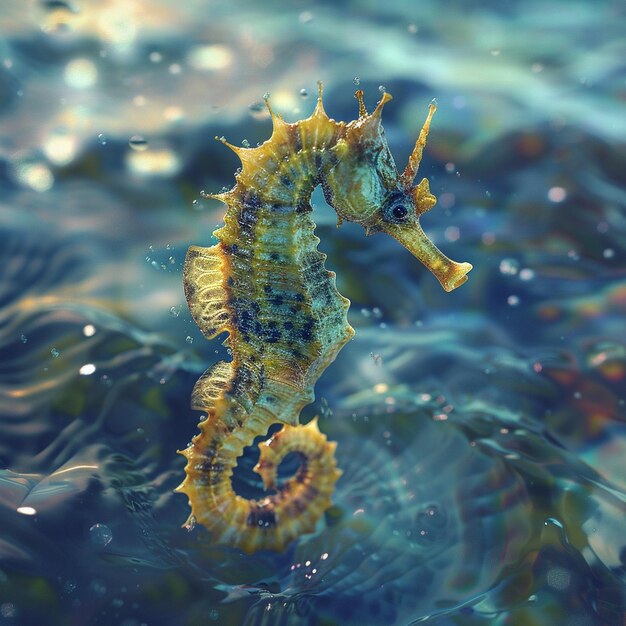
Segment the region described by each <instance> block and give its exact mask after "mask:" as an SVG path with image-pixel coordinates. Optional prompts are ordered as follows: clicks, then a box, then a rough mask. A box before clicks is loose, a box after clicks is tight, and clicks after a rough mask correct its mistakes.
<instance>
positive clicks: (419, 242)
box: [178, 83, 472, 552]
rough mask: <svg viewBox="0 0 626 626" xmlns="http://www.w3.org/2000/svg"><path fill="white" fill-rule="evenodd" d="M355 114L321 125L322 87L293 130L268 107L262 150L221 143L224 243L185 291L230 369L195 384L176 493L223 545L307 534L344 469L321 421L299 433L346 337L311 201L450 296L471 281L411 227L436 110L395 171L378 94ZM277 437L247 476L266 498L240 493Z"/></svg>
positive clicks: (192, 252) (192, 259)
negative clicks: (231, 170) (230, 172)
mask: <svg viewBox="0 0 626 626" xmlns="http://www.w3.org/2000/svg"><path fill="white" fill-rule="evenodd" d="M356 98H357V99H358V102H359V117H358V119H357V120H354V121H352V122H350V123H345V122H337V121H335V120H333V119H329V118H328V116H327V115H326V113H325V111H324V107H323V104H322V85H321V83H320V84H319V95H318V99H317V105H316V107H315V111H314V112H313V114H312V115H311V116H310V117H309V118H307V119H304V120H300V121H299V122H296V123H294V124H289V123H287V122H285V121H284V120H283V119H282V118H281V117H280V116H279V115H276V114H275V113H274V112H273V111H272V109H271V107H270V105H269V102H268V100H267V99H266V104H267V107H268V110H269V112H270V115H271V118H272V122H273V131H272V136H271V138H270V139H269V140H268V141H266V142H265V143H263V144H262V145H261V146H259V147H257V148H239V147H236V146H233V145H231V144H229V143H228V142H226V140H224V139H220V141H222V142H223V143H224V144H226V145H227V146H228V147H229V148H231V149H232V150H233V151H234V152H235V153H236V154H237V155H238V156H239V157H240V159H241V162H242V169H241V170H240V171H239V173H238V174H237V175H236V185H235V186H234V188H233V189H231V190H230V191H228V192H226V193H221V194H217V195H213V196H211V197H214V198H217V199H219V200H221V201H223V202H224V203H226V205H227V206H228V210H227V212H226V216H225V218H224V222H225V224H224V226H223V227H222V228H220V229H218V230H216V231H215V233H214V234H215V236H216V237H217V238H218V240H219V243H218V244H217V245H215V246H213V247H211V248H200V247H196V246H192V247H191V248H190V249H189V252H188V254H187V259H186V262H185V267H184V285H185V293H186V296H187V301H188V304H189V308H190V310H191V313H192V315H193V318H194V320H195V321H196V323H197V324H198V326H199V327H200V328H201V330H202V331H203V333H204V334H205V335H206V337H207V338H209V339H212V338H214V337H215V336H216V335H218V334H219V333H222V332H224V331H226V332H228V333H229V338H228V339H227V340H226V343H227V345H228V346H229V348H230V350H231V351H232V361H230V362H220V363H218V364H217V365H215V366H214V367H213V368H211V369H210V370H208V371H207V372H206V373H205V374H204V375H203V376H202V377H201V378H200V379H199V380H198V382H197V384H196V386H195V388H194V391H193V396H192V406H193V408H195V409H198V410H201V411H204V412H206V414H207V417H206V419H205V420H204V421H201V422H200V424H199V428H200V434H199V435H197V436H196V437H194V439H193V441H192V443H191V444H190V445H189V447H188V448H187V449H185V450H184V451H182V454H183V455H184V456H185V457H187V465H186V468H185V471H186V478H185V480H184V482H183V483H182V485H180V487H179V488H178V491H182V492H184V493H185V494H186V495H187V496H188V498H189V502H190V505H191V511H192V512H191V516H190V520H195V521H197V522H199V523H201V524H202V525H204V526H205V527H206V528H207V529H208V530H209V531H210V532H211V533H212V539H213V540H214V541H215V542H217V543H224V544H229V545H232V546H235V547H238V548H240V549H242V550H244V551H245V552H254V551H257V550H263V549H265V550H282V549H284V547H285V546H286V545H287V544H288V543H289V542H290V541H292V540H293V539H295V538H296V537H298V536H300V535H301V534H303V533H307V532H311V531H313V530H314V528H315V526H316V524H317V522H318V520H319V518H320V517H321V515H322V514H323V513H324V511H325V510H326V509H327V508H328V507H329V506H330V504H331V496H332V494H333V490H334V487H335V483H336V481H337V479H338V478H339V476H340V475H341V471H340V470H339V469H338V468H337V464H336V461H335V457H334V452H335V448H336V443H332V442H329V441H327V440H326V437H325V435H323V434H322V433H321V432H320V431H319V429H318V426H317V420H316V419H314V420H313V421H311V422H309V423H308V424H306V425H304V426H303V425H299V422H298V420H299V415H300V411H301V410H302V408H303V407H304V406H305V405H307V404H309V403H310V402H312V401H313V398H314V396H313V387H314V385H315V382H316V381H317V379H318V378H319V376H320V375H321V374H322V372H323V371H324V370H325V369H326V368H327V367H328V365H329V364H330V363H331V362H332V361H333V360H334V359H335V357H336V356H337V353H338V352H339V350H340V349H341V348H342V347H343V346H344V345H345V343H346V342H347V341H349V340H350V339H351V338H352V336H353V335H354V330H353V329H352V327H351V326H350V324H348V320H347V311H348V307H349V305H350V302H349V300H347V299H346V298H344V297H343V296H341V295H340V294H339V292H338V291H337V289H336V287H335V274H334V272H329V271H328V270H326V268H325V267H324V260H325V258H326V255H324V254H323V253H321V252H319V251H318V249H317V244H318V242H319V239H318V238H317V237H316V236H315V234H314V229H315V223H314V222H313V220H312V219H311V211H312V208H311V204H310V198H311V193H312V191H313V189H314V188H315V187H316V186H317V185H321V186H322V189H323V192H324V196H325V198H326V201H327V202H328V204H329V205H330V206H332V207H333V208H334V209H335V211H336V212H337V215H338V220H339V222H341V221H342V220H346V221H351V222H357V223H359V224H361V225H363V226H364V227H365V231H366V234H373V233H376V232H385V233H388V234H389V235H391V236H392V237H394V238H395V239H397V240H398V241H399V242H400V243H401V244H402V245H403V246H405V247H406V248H407V249H408V250H409V251H410V252H411V253H413V255H414V256H416V257H417V258H418V259H419V260H420V261H422V263H424V264H425V265H426V267H428V269H430V270H431V271H432V272H433V273H434V274H435V276H436V277H437V278H438V279H439V282H440V283H441V284H442V286H443V288H444V289H445V290H446V291H451V290H452V289H455V288H456V287H458V286H459V285H461V284H462V283H464V282H465V281H466V280H467V276H466V274H467V272H469V271H470V270H471V269H472V266H471V265H470V264H469V263H455V262H454V261H451V260H450V259H448V258H447V257H446V256H444V255H443V254H442V253H441V252H440V251H439V250H438V249H437V247H436V246H435V245H434V244H433V243H432V242H431V241H430V240H429V239H428V238H427V237H426V235H425V234H424V232H423V230H422V228H421V226H420V225H419V217H420V215H421V214H422V213H424V212H426V211H428V210H429V209H430V208H432V206H433V205H434V204H435V202H436V198H435V197H434V196H433V195H432V194H431V193H430V190H429V187H428V181H427V180H426V178H424V179H422V181H421V182H420V183H419V184H418V185H417V186H413V180H414V178H415V173H416V171H417V168H418V165H419V162H420V160H421V157H422V151H423V149H424V146H425V144H426V137H427V135H428V130H429V126H430V122H431V118H432V116H433V113H434V112H435V105H434V104H431V105H430V109H429V112H428V117H427V119H426V122H425V123H424V126H423V128H422V130H421V132H420V134H419V137H418V139H417V142H416V144H415V148H414V149H413V152H412V154H411V156H410V158H409V162H408V165H407V166H406V169H405V170H404V172H403V173H402V174H398V172H397V170H396V167H395V164H394V161H393V158H392V156H391V153H390V152H389V148H388V146H387V141H386V139H385V136H384V133H383V128H382V126H381V113H382V109H383V106H384V105H385V103H386V102H388V101H389V100H390V99H391V96H390V95H389V94H388V93H384V94H383V96H382V99H381V100H380V102H379V103H378V106H377V107H376V109H375V110H374V111H373V112H372V113H371V114H368V113H367V111H366V108H365V105H364V103H363V93H362V91H360V90H359V91H357V92H356ZM276 423H279V424H283V426H282V429H281V430H280V431H279V432H277V433H276V434H275V435H274V436H272V437H271V438H270V439H269V440H267V441H264V442H263V443H261V444H260V460H259V463H258V465H257V466H256V467H255V471H257V472H258V473H259V474H260V475H261V477H262V479H263V484H264V486H265V488H266V489H267V490H272V491H273V493H272V494H271V495H268V496H267V497H265V498H263V499H262V500H251V499H246V498H243V497H241V496H240V495H238V494H236V493H235V491H234V489H233V486H232V484H231V477H232V473H233V468H234V467H235V466H236V465H237V458H238V457H240V456H241V455H242V454H243V449H244V447H245V446H248V445H251V444H252V442H253V440H254V438H255V437H257V436H259V435H265V434H266V433H267V431H268V429H269V427H270V426H271V425H272V424H276ZM290 452H295V453H297V455H298V456H299V459H300V466H299V469H298V470H297V472H296V473H295V475H294V476H292V477H291V478H289V479H288V480H286V481H285V482H283V483H282V484H281V485H280V486H278V485H277V467H278V465H279V464H280V462H281V460H282V459H283V458H284V457H285V456H286V455H287V454H289V453H290Z"/></svg>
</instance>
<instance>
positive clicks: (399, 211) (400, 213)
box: [393, 204, 409, 220]
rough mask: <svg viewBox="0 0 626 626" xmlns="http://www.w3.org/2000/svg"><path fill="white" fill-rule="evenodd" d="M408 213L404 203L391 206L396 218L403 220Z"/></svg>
mask: <svg viewBox="0 0 626 626" xmlns="http://www.w3.org/2000/svg"><path fill="white" fill-rule="evenodd" d="M408 214H409V211H408V209H407V208H406V207H405V206H404V204H396V206H394V207H393V216H394V217H395V218H396V219H399V220H403V219H404V218H405V217H406V216H407V215H408Z"/></svg>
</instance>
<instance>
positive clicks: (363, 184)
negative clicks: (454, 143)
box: [325, 91, 472, 291]
mask: <svg viewBox="0 0 626 626" xmlns="http://www.w3.org/2000/svg"><path fill="white" fill-rule="evenodd" d="M356 97H357V99H358V100H359V112H360V115H359V119H357V120H355V121H354V122H351V123H350V124H348V125H347V128H346V133H345V136H344V137H343V138H342V139H340V140H339V141H338V142H337V144H336V146H335V147H334V150H335V153H336V157H337V158H336V159H335V160H334V165H333V166H332V168H331V169H330V170H329V171H328V173H327V174H326V180H325V182H326V185H325V191H326V197H327V200H328V202H329V203H330V204H331V205H332V206H333V208H334V209H335V210H336V212H337V215H338V217H339V219H340V220H345V221H349V222H356V223H359V224H361V225H362V226H363V227H364V228H365V232H366V234H367V235H371V234H374V233H377V232H384V233H387V234H388V235H391V236H392V237H394V238H395V239H396V240H397V241H399V242H400V243H401V244H402V245H403V246H404V247H405V248H407V250H409V252H411V253H412V254H413V255H414V256H415V257H416V258H418V259H419V260H420V261H421V262H422V263H424V265H425V266H426V267H427V268H428V269H429V270H430V271H431V272H432V273H433V274H434V275H435V276H436V277H437V279H438V280H439V282H440V283H441V285H442V286H443V288H444V289H445V290H446V291H452V290H453V289H456V288H457V287H458V286H460V285H462V284H463V283H464V282H465V281H466V280H467V273H468V272H469V271H470V270H471V269H472V266H471V265H470V264H469V263H456V262H455V261H451V260H450V259H449V258H447V257H446V256H445V255H444V254H443V253H442V252H441V251H440V250H439V249H438V248H437V247H436V246H435V244H434V243H433V242H432V241H431V240H430V239H428V237H427V236H426V234H425V233H424V231H423V230H422V227H421V225H420V223H419V218H420V216H421V215H422V214H423V213H425V212H426V211H428V210H429V209H431V208H432V207H433V206H434V205H435V203H436V202H437V199H436V198H435V196H434V195H433V194H432V193H431V192H430V189H429V186H428V180H427V179H426V178H423V179H422V180H421V182H420V183H419V184H417V185H414V184H413V181H414V179H415V174H416V172H417V168H418V166H419V163H420V160H421V157H422V152H423V150H424V146H425V145H426V137H427V136H428V131H429V128H430V122H431V119H432V116H433V114H434V112H435V110H436V107H435V105H434V104H431V105H430V109H429V112H428V117H427V118H426V122H425V123H424V126H423V128H422V130H421V132H420V135H419V137H418V139H417V141H416V143H415V148H414V149H413V152H412V154H411V156H410V157H409V162H408V164H407V166H406V168H405V170H404V172H403V173H402V174H399V173H398V170H397V169H396V165H395V163H394V160H393V157H392V156H391V152H390V151H389V146H388V145H387V140H386V139H385V134H384V131H383V127H382V124H381V113H382V109H383V106H384V105H385V103H386V102H388V101H389V100H391V96H390V95H389V94H388V93H384V94H383V97H382V99H381V100H380V102H379V103H378V106H377V107H376V109H375V110H374V111H373V112H372V113H371V114H368V113H367V112H366V109H365V105H364V104H363V94H362V92H361V91H357V92H356Z"/></svg>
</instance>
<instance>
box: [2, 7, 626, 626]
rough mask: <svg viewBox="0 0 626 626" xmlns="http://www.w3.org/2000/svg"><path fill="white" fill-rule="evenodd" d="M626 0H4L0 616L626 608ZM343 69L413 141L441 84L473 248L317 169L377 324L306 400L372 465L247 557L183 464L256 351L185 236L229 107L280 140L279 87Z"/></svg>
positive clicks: (601, 616) (406, 141) (230, 618)
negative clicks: (371, 232)
mask: <svg viewBox="0 0 626 626" xmlns="http://www.w3.org/2000/svg"><path fill="white" fill-rule="evenodd" d="M625 28H626V12H625V10H624V7H623V5H622V4H621V3H619V2H612V1H608V0H607V1H599V2H590V1H586V2H584V1H577V2H558V1H556V0H554V1H552V2H548V1H540V0H530V1H524V2H515V1H510V2H506V3H478V2H457V1H454V0H443V1H440V2H434V1H433V2H430V1H426V2H420V3H415V2H408V1H405V2H400V1H394V0H390V1H388V2H385V3H377V2H371V1H367V0H358V1H357V0H355V1H350V2H343V3H332V2H309V3H304V2H295V3H288V2H278V1H275V2H264V3H258V2H252V1H250V0H239V1H237V2H233V3H230V2H229V3H214V2H210V1H208V0H202V1H201V0H192V1H190V2H174V1H171V0H143V1H142V2H135V3H131V2H126V1H124V2H122V1H117V0H103V1H101V2H98V3H93V2H86V1H81V0H71V1H68V2H44V1H41V2H39V1H35V0H33V1H32V2H19V3H3V4H2V6H1V7H0V30H1V32H2V35H3V36H2V38H1V43H0V129H1V132H0V159H1V163H2V167H1V168H0V177H1V180H2V186H1V188H0V243H1V246H0V259H1V267H2V271H1V274H0V275H1V276H2V280H1V281H0V624H2V625H3V626H4V625H5V624H6V625H30V624H50V625H53V626H56V625H57V624H58V625H66V624H71V625H77V626H82V625H91V624H103V625H104V624H106V625H109V624H113V625H120V626H122V625H123V626H140V625H143V624H145V625H147V626H155V625H156V626H158V625H161V624H166V625H169V624H172V625H179V624H181V625H189V626H195V625H206V624H213V623H215V624H221V625H224V626H231V625H240V624H241V625H244V626H261V625H267V626H270V625H272V626H273V625H280V626H296V625H297V626H299V625H305V626H331V625H338V626H350V625H353V624H358V625H359V626H386V625H390V626H391V625H393V626H408V625H411V626H413V625H416V624H432V625H436V626H443V625H445V626H448V625H461V626H476V625H481V626H482V625H492V624H494V625H497V626H510V625H513V626H518V625H519V626H525V625H532V626H534V625H541V626H544V625H545V626H561V625H564V626H565V625H567V626H570V625H572V626H596V625H621V624H623V620H624V615H625V614H626V591H625V586H624V583H625V579H626V540H625V538H626V462H625V460H624V459H625V458H626V407H625V400H626V343H625V339H624V337H625V332H624V331H625V329H626V326H625V321H624V320H625V319H626V264H625V261H626V218H625V215H626V188H625V185H624V171H625V168H626V114H625V111H626V107H625V102H626V82H625V80H624V76H625V75H626V72H625V70H626V62H625V61H624V59H626V44H625V42H624V37H623V33H624V29H625ZM318 79H322V80H323V81H324V84H325V108H326V110H327V112H328V113H329V115H330V116H332V117H334V118H336V119H343V120H351V119H354V117H356V115H357V103H356V101H355V100H354V98H353V92H354V90H355V89H356V88H357V87H356V84H358V87H359V88H362V89H363V90H364V91H365V99H366V103H367V104H368V106H370V107H371V106H372V105H373V104H375V102H376V101H377V100H378V99H379V98H380V90H381V89H386V90H387V91H389V92H390V93H392V94H393V96H394V100H393V101H392V102H391V103H389V104H388V105H387V107H386V108H385V114H384V120H383V121H384V125H385V129H386V135H387V139H388V141H389V144H390V147H391V150H392V152H393V154H394V156H395V159H396V163H397V164H398V166H399V167H404V164H405V162H406V159H407V158H408V155H409V153H410V151H411V149H412V147H413V143H414V141H415V138H416V136H417V133H418V132H419V129H420V127H421V124H422V122H423V120H424V118H425V115H426V112H427V108H428V103H429V102H430V101H431V100H432V99H433V98H436V99H437V103H438V111H437V114H436V116H435V118H434V121H433V125H432V128H431V134H430V137H429V142H428V146H427V149H426V152H425V154H424V160H423V162H422V165H421V170H420V174H421V175H423V176H427V177H428V178H429V180H430V185H431V189H432V191H433V193H435V194H436V195H437V196H438V198H439V202H438V204H437V206H436V207H435V208H434V209H433V210H432V211H431V212H430V213H428V214H427V215H426V216H425V217H424V218H423V220H422V223H423V225H424V228H425V230H426V231H427V233H428V234H429V235H430V236H431V238H432V239H433V240H434V241H435V242H436V243H437V245H438V246H439V247H440V248H441V249H442V250H443V251H444V252H446V254H448V255H449V256H450V257H452V258H454V259H456V260H460V261H469V262H471V263H472V264H473V265H474V270H473V271H472V272H471V274H470V275H469V281H468V282H467V283H466V284H465V285H463V286H462V287H461V288H460V289H458V290H457V291H455V292H453V293H450V294H446V293H444V292H443V291H442V290H441V287H440V286H439V284H438V283H437V281H436V280H435V279H434V278H433V277H432V275H431V274H430V273H429V272H428V271H427V270H425V269H424V268H423V267H422V266H421V265H420V264H419V263H418V262H417V261H415V259H413V257H411V256H410V255H409V253H408V252H406V251H405V250H404V249H402V248H401V247H400V246H399V245H398V244H397V243H395V242H394V241H393V240H391V239H388V238H385V237H384V236H383V235H377V236H373V237H368V238H365V237H364V236H363V231H362V229H360V228H358V227H356V226H350V225H344V226H342V228H340V229H337V228H336V227H335V216H334V214H333V213H332V211H331V210H330V209H329V208H328V207H327V206H325V204H324V201H323V197H322V195H321V194H316V195H315V196H314V200H315V205H316V211H315V219H316V221H317V223H318V229H317V234H318V236H319V237H320V239H321V244H320V248H321V249H322V250H323V251H324V252H326V253H327V254H328V255H329V258H328V261H327V266H328V267H329V268H331V269H333V270H335V271H336V272H337V284H338V288H339V290H340V292H341V293H342V294H344V295H345V296H347V297H349V298H350V299H351V300H352V308H351V311H350V322H351V324H352V325H353V326H354V327H355V328H356V330H357V336H356V338H355V339H354V341H352V342H351V343H350V344H349V345H347V346H346V347H345V348H344V350H343V351H342V352H341V353H340V355H339V357H338V359H337V360H336V362H335V363H334V364H333V365H332V366H331V367H330V368H329V369H328V370H327V371H326V373H325V374H324V375H323V376H322V378H321V379H320V382H319V384H318V385H317V388H316V391H317V400H316V402H315V403H314V404H313V405H311V406H310V407H308V408H307V409H305V415H304V417H305V418H307V419H308V418H309V417H312V416H314V415H316V414H317V415H320V422H319V423H320V428H321V429H322V430H323V431H324V432H326V433H327V434H328V436H329V437H330V438H331V439H333V440H335V441H337V442H338V448H337V459H338V462H339V465H340V467H341V468H342V469H343V472H344V474H343V476H342V478H341V479H340V480H339V482H338V484H337V490H336V496H335V499H334V506H333V508H332V509H330V510H329V511H328V512H327V514H326V516H325V518H324V520H323V523H321V524H320V525H319V527H318V529H317V531H316V533H314V534H312V535H307V536H304V537H302V538H301V539H300V540H299V541H297V542H295V543H294V544H293V545H291V546H290V547H289V549H288V550H287V551H286V552H285V553H283V554H274V553H259V554H256V555H254V556H247V555H244V554H242V553H239V552H238V551H236V550H233V549H231V548H227V547H224V546H216V545H213V544H212V542H211V538H210V536H209V535H208V533H206V531H204V530H203V529H202V528H201V527H197V528H195V529H193V530H191V531H187V530H185V529H182V528H181V524H182V523H183V522H184V521H185V520H186V519H187V515H188V507H187V503H186V500H185V498H184V497H183V496H180V495H175V494H174V493H173V489H174V488H175V487H176V486H177V485H178V484H179V483H180V482H181V481H182V479H183V477H184V470H183V468H184V459H183V458H182V457H181V456H179V455H177V454H176V450H177V449H180V448H183V447H185V446H186V444H187V442H188V441H189V439H190V438H191V437H192V436H193V435H194V434H195V433H196V423H197V421H198V418H199V414H198V413H197V412H194V411H191V409H190V408H189V398H190V394H191V389H192V387H193V384H194V382H195V381H196V379H197V378H198V377H199V376H200V374H201V373H202V372H203V371H204V370H205V369H206V367H207V366H208V365H209V364H210V363H212V362H214V361H217V360H219V359H224V358H227V355H226V351H225V349H224V347H223V346H222V345H221V343H220V341H219V340H216V341H214V342H207V341H205V340H204V339H203V338H202V336H201V334H200V332H199V331H198V329H197V328H196V326H195V324H194V323H193V321H192V319H191V317H190V315H189V313H188V310H187V308H186V305H185V302H184V294H183V289H182V278H181V266H182V262H183V259H184V255H185V252H186V249H187V247H188V246H189V245H190V244H198V245H210V243H211V232H212V230H213V229H214V228H215V226H216V225H217V224H219V223H220V222H221V219H222V216H223V207H222V206H221V205H219V203H217V202H213V201H211V200H208V199H204V198H203V196H202V194H201V191H202V190H206V191H207V192H215V191H219V190H220V189H221V188H222V187H224V186H227V187H230V186H231V185H232V182H233V174H234V172H235V170H236V168H237V167H238V163H237V160H236V158H235V157H234V155H232V154H231V153H230V152H229V151H228V150H226V149H225V148H224V147H223V146H222V144H220V143H219V142H215V141H213V139H212V138H213V136H214V135H225V136H226V138H227V139H228V140H229V141H231V142H233V143H242V142H249V144H250V145H255V144H256V143H257V142H259V141H263V140H265V139H266V138H267V137H268V136H269V134H270V130H271V128H270V122H269V119H268V117H267V115H266V114H265V111H264V109H263V107H262V106H260V103H261V104H262V99H263V94H264V93H265V92H269V93H270V94H271V98H272V103H273V106H274V108H275V109H276V110H278V111H280V112H282V113H283V114H284V116H285V117H286V118H287V119H289V120H297V119H300V118H301V117H304V116H308V115H309V114H310V112H311V111H312V110H313V107H314V100H315V98H314V95H315V91H316V81H317V80H318ZM251 443H252V442H251ZM254 463H255V452H254V450H253V449H252V448H251V449H250V450H249V451H248V452H247V454H246V456H245V457H243V458H242V459H241V462H240V465H239V467H238V468H237V472H236V475H235V477H234V486H235V488H236V489H237V490H238V491H239V493H242V494H245V495H249V496H258V495H259V494H260V493H261V485H260V481H259V480H258V479H257V477H256V475H255V474H254V473H253V472H252V467H253V466H254ZM291 469H292V470H293V468H291ZM288 470H289V467H287V468H286V470H285V471H288Z"/></svg>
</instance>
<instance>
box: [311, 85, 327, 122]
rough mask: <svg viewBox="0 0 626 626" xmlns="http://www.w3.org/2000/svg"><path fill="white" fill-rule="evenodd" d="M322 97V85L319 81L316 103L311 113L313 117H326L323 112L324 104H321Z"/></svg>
mask: <svg viewBox="0 0 626 626" xmlns="http://www.w3.org/2000/svg"><path fill="white" fill-rule="evenodd" d="M323 95H324V84H323V83H322V81H321V80H318V81H317V103H316V104H315V110H314V111H313V117H315V116H324V117H328V116H327V115H326V111H324V103H323V102H322V96H323Z"/></svg>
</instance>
